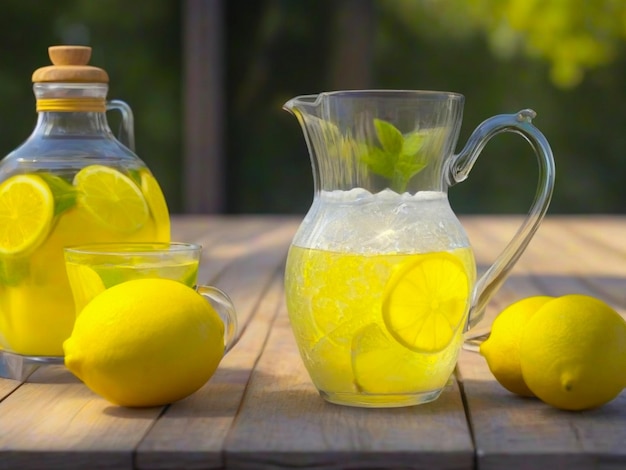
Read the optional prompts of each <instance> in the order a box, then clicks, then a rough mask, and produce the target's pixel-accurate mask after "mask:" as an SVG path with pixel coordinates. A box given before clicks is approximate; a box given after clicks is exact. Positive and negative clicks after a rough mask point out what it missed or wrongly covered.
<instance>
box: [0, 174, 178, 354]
mask: <svg viewBox="0 0 626 470" xmlns="http://www.w3.org/2000/svg"><path fill="white" fill-rule="evenodd" d="M69 181H71V177H70V178H69ZM165 216H167V214H165ZM169 223H170V222H169V216H167V218H166V219H165V218H164V215H163V214H162V213H161V214H159V215H158V222H157V220H155V217H154V215H153V214H152V213H151V214H150V217H149V218H148V220H147V221H146V223H145V224H144V225H143V226H142V227H140V228H139V229H138V230H137V231H135V232H133V233H120V232H116V231H114V230H111V229H110V228H107V227H104V226H103V225H102V223H101V222H99V221H98V220H95V219H94V217H93V216H92V215H91V214H90V213H89V212H88V211H87V210H86V209H84V208H82V207H81V206H80V205H78V204H77V205H75V206H74V207H72V208H70V209H68V210H67V211H65V212H62V213H61V214H60V215H58V216H57V217H56V220H55V221H54V225H53V228H52V230H51V231H50V233H49V235H48V237H47V239H46V240H45V241H44V242H43V243H42V244H41V245H39V246H38V247H37V248H36V249H35V250H34V251H33V252H32V253H29V254H28V255H27V256H25V257H18V258H8V257H1V256H0V349H4V350H6V351H10V352H13V353H16V354H22V355H27V356H62V355H63V347H62V346H63V341H64V340H65V339H66V338H68V337H69V336H70V334H71V332H72V328H73V326H74V319H75V310H74V301H73V297H72V292H71V290H70V286H69V282H68V279H67V274H66V270H65V260H64V256H63V247H65V246H69V245H79V244H84V243H96V242H114V241H116V242H121V241H163V242H167V241H170V240H169V238H170V235H169Z"/></svg>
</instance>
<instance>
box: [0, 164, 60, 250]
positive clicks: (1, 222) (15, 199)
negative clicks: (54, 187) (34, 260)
mask: <svg viewBox="0 0 626 470" xmlns="http://www.w3.org/2000/svg"><path fill="white" fill-rule="evenodd" d="M53 216H54V197H53V195H52V191H50V188H49V187H48V185H47V184H46V183H45V181H44V180H43V179H41V178H40V177H39V176H36V175H16V176H12V177H10V178H9V179H7V180H6V181H4V182H3V183H2V184H0V254H3V255H20V254H24V253H27V252H28V251H30V250H32V249H34V248H36V247H37V246H38V245H39V244H40V243H41V242H43V241H44V240H45V239H46V237H47V236H48V233H49V232H50V227H51V225H52V218H53Z"/></svg>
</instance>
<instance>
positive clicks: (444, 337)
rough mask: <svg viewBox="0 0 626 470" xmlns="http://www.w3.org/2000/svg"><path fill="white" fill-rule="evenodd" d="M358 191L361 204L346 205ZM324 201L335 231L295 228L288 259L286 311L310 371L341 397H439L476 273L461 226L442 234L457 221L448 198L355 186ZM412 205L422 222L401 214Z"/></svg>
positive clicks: (331, 395)
mask: <svg viewBox="0 0 626 470" xmlns="http://www.w3.org/2000/svg"><path fill="white" fill-rule="evenodd" d="M356 199H360V200H361V202H360V210H359V211H353V212H351V213H348V212H347V211H345V210H342V205H344V204H350V202H354V201H355V200H356ZM319 201H320V202H319V203H318V204H319V206H320V210H319V211H316V210H314V211H313V212H314V213H322V214H324V215H323V216H320V217H323V219H324V220H323V222H320V221H319V220H318V224H319V225H318V226H320V225H321V226H323V227H324V228H325V230H324V232H323V233H328V234H329V236H323V235H322V236H321V237H320V236H319V234H318V237H315V240H313V239H311V238H309V237H307V236H302V233H303V231H301V232H299V235H300V236H298V235H297V236H296V238H295V239H294V242H293V244H292V246H291V248H290V251H289V256H288V259H287V267H286V270H287V271H286V296H287V302H288V310H289V315H290V320H291V324H292V327H293V331H294V334H295V336H296V339H297V342H298V345H299V348H300V353H301V355H302V358H303V360H304V364H305V366H306V368H307V370H308V372H309V374H310V376H311V379H312V380H313V382H314V383H315V385H316V387H317V388H318V389H319V390H320V393H321V394H322V395H323V396H324V397H325V398H327V399H329V400H330V401H335V402H341V403H344V404H355V405H360V406H377V405H379V404H382V403H383V402H384V404H385V406H393V403H394V401H395V402H397V404H398V405H403V404H405V402H406V396H407V395H411V396H415V395H421V396H423V399H428V397H429V395H434V396H437V395H438V394H439V393H440V391H441V389H442V388H443V387H444V386H445V384H446V382H447V381H448V379H449V377H450V375H451V373H452V371H453V369H454V367H455V364H456V358H457V353H458V348H459V344H460V343H461V342H462V340H463V331H464V327H465V325H466V322H467V314H468V311H469V306H470V289H471V286H472V285H473V283H474V280H475V276H476V274H475V264H474V258H473V254H472V251H471V250H470V248H469V246H468V243H467V240H466V239H465V237H464V235H463V233H462V232H459V231H458V230H457V231H456V233H457V235H456V237H455V238H454V239H452V240H451V239H450V238H448V236H446V237H443V238H439V237H438V232H440V233H443V230H444V228H443V227H451V226H452V224H451V222H452V218H451V210H450V208H449V206H448V205H447V199H446V198H445V197H444V196H443V195H440V194H437V193H430V192H428V193H425V194H418V195H416V196H408V195H406V196H404V197H402V196H399V195H395V194H394V193H392V192H390V191H386V192H383V193H379V194H377V195H371V194H368V193H366V192H365V191H357V190H353V191H350V192H346V193H335V194H333V193H329V194H324V193H322V195H321V196H320V197H319ZM416 205H419V206H420V209H421V211H422V213H423V214H424V215H423V217H422V218H421V219H420V220H419V221H418V222H416V221H411V220H409V219H408V218H404V217H402V215H401V214H402V211H405V213H407V214H410V213H411V212H412V211H411V209H410V207H411V206H416ZM392 206H395V208H396V209H395V210H394V209H392ZM314 207H315V204H314ZM425 207H427V209H428V210H425ZM384 213H389V214H395V215H394V216H393V218H390V217H389V216H382V215H381V214H384ZM398 214H400V215H398ZM429 214H430V217H434V216H435V215H436V217H437V218H436V219H430V220H429ZM446 215H447V217H446ZM377 216H378V217H383V219H382V220H379V221H378V224H376V223H375V219H376V217H377ZM313 218H315V216H313V217H309V221H310V220H311V219H313ZM381 223H382V225H381ZM440 223H441V226H440ZM307 225H308V224H307V221H305V222H304V226H305V229H304V232H306V226H307ZM381 227H384V228H382V229H381ZM411 230H413V232H411ZM416 233H421V235H422V237H423V241H422V243H421V245H422V246H421V250H422V251H420V246H419V245H420V243H419V242H416V240H415V237H416ZM342 235H343V236H342ZM340 240H343V241H340Z"/></svg>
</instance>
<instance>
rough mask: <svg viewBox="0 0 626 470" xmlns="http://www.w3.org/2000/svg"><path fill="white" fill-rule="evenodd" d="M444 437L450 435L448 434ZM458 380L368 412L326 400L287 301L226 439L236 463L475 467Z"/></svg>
mask: <svg viewBox="0 0 626 470" xmlns="http://www.w3.org/2000/svg"><path fill="white" fill-rule="evenodd" d="M444 436H445V438H444ZM473 459H474V457H473V450H472V442H471V438H470V434H469V430H468V428H467V421H466V418H465V413H464V410H463V404H462V402H461V397H460V393H459V390H458V387H457V384H456V382H453V383H452V384H451V385H450V386H449V387H447V388H446V389H445V390H444V392H443V393H442V395H441V397H440V398H439V399H438V400H436V401H435V402H432V403H429V404H425V405H420V406H414V407H408V408H394V409H362V408H351V407H345V406H338V405H333V404H330V403H327V402H325V401H324V400H323V399H322V398H321V397H320V396H319V394H318V393H317V391H316V390H315V388H314V386H313V384H312V383H311V381H310V379H309V377H308V375H307V373H306V370H305V368H304V365H303V363H302V361H301V358H300V355H299V353H298V350H297V347H296V344H295V340H294V337H293V334H292V332H291V328H290V325H289V320H288V318H287V314H286V310H285V304H284V303H282V304H281V311H280V313H279V316H278V317H277V320H276V322H275V324H274V326H273V328H272V331H271V335H270V338H269V340H268V343H267V346H266V347H265V349H264V351H263V355H262V357H261V359H260V361H259V363H258V365H257V367H256V368H255V370H254V373H253V376H252V380H251V382H250V385H249V387H248V392H247V394H246V397H245V400H244V402H243V405H242V408H241V410H240V412H239V415H238V417H237V420H236V421H235V423H234V426H233V428H232V430H231V432H230V434H229V436H228V439H227V442H226V464H227V467H230V468H238V469H257V468H278V467H288V468H291V467H298V468H319V469H321V468H324V469H333V468H386V469H393V468H418V469H430V468H442V469H445V468H450V469H452V468H455V469H459V468H472V465H473Z"/></svg>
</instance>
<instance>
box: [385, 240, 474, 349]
mask: <svg viewBox="0 0 626 470" xmlns="http://www.w3.org/2000/svg"><path fill="white" fill-rule="evenodd" d="M469 295H470V285H469V279H468V276H467V273H466V272H465V268H464V266H463V263H462V262H461V261H460V260H459V259H458V258H457V257H456V256H454V255H452V254H450V253H445V252H440V253H430V254H426V255H418V256H417V257H414V258H412V259H410V260H409V261H407V262H405V263H404V264H402V265H400V267H399V268H398V270H397V271H396V272H395V273H394V274H393V275H392V276H391V278H390V280H389V282H388V283H387V286H386V287H385V293H384V296H383V304H382V315H383V321H384V323H385V326H386V327H387V329H388V331H389V333H390V334H391V336H392V337H393V338H394V339H395V340H396V341H398V342H399V343H400V344H402V345H403V346H405V347H407V348H408V349H410V350H412V351H415V352H423V353H435V352H439V351H442V350H444V349H445V348H446V347H447V346H448V345H449V344H450V343H451V342H452V340H453V338H454V335H455V333H456V332H457V330H458V329H459V327H460V326H461V324H462V323H463V320H464V319H465V316H466V313H467V311H468V307H469V301H468V299H469Z"/></svg>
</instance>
